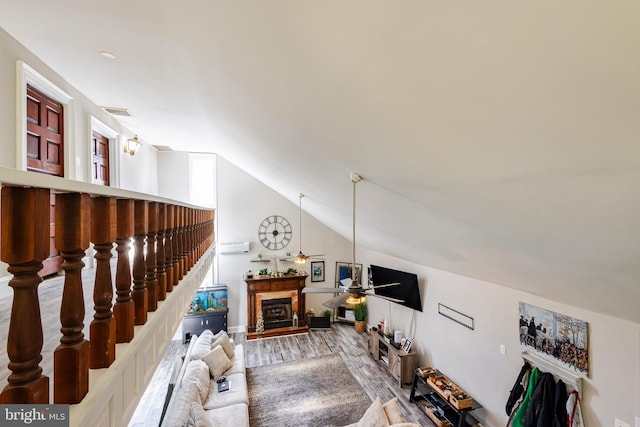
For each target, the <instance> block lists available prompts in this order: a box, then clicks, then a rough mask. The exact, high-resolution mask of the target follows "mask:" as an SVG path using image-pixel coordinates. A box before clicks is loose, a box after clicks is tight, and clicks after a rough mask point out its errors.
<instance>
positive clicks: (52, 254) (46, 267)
mask: <svg viewBox="0 0 640 427" xmlns="http://www.w3.org/2000/svg"><path fill="white" fill-rule="evenodd" d="M55 218H56V195H55V194H54V193H53V191H52V192H51V205H50V208H49V230H50V232H49V238H50V240H49V242H50V243H49V258H47V259H45V260H44V261H42V270H40V272H39V273H38V274H39V275H40V276H41V277H44V276H48V275H50V274H54V273H57V272H58V271H60V267H61V266H62V261H63V260H62V257H61V256H60V252H59V251H58V250H57V249H56V222H55Z"/></svg>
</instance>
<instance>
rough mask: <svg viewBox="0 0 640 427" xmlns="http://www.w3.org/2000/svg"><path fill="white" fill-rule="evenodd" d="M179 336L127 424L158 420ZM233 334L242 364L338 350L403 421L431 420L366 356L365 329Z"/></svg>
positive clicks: (136, 426)
mask: <svg viewBox="0 0 640 427" xmlns="http://www.w3.org/2000/svg"><path fill="white" fill-rule="evenodd" d="M180 336H181V334H180V333H179V332H178V333H176V335H175V337H174V341H172V343H171V345H170V346H169V349H168V350H167V354H165V356H164V357H163V361H162V363H161V365H160V367H159V368H158V370H157V371H156V373H155V374H154V377H153V378H152V380H151V383H150V384H149V387H148V388H147V392H146V393H145V395H144V396H143V397H142V400H141V401H140V403H139V405H138V408H137V409H136V412H135V414H134V415H133V418H132V419H131V422H130V423H129V427H141V426H157V425H158V421H159V419H160V413H161V411H162V404H163V403H164V396H165V394H166V390H167V386H168V383H169V378H170V376H171V372H172V369H173V362H174V361H175V358H176V357H179V355H181V354H183V353H184V351H185V350H186V346H185V345H183V344H182V342H181V341H180V339H179V337H180ZM232 338H233V340H234V342H235V343H236V344H239V343H243V344H244V349H245V362H246V366H247V368H252V367H255V366H265V365H271V364H276V363H282V362H288V361H292V360H297V359H304V358H311V357H317V356H323V355H326V354H331V353H339V354H340V355H341V356H342V358H343V360H344V361H345V364H346V365H347V367H348V368H349V370H350V371H351V373H352V375H353V376H354V377H355V378H356V379H357V380H358V382H359V383H360V385H361V386H362V387H363V389H364V390H365V391H366V393H367V394H368V395H369V397H370V398H371V399H372V400H374V399H375V398H376V396H380V398H381V399H382V401H383V402H385V401H387V400H389V399H392V398H393V397H396V396H397V397H398V402H399V404H400V408H401V411H402V414H403V416H404V418H405V420H406V421H407V422H414V423H417V424H420V425H422V426H432V425H433V424H432V423H431V421H429V419H428V418H427V417H426V415H424V414H423V413H422V411H421V410H420V409H418V407H417V406H416V405H414V404H412V403H410V402H409V393H410V389H411V387H409V386H404V387H403V388H400V387H399V386H398V383H397V380H395V379H394V378H393V377H392V376H391V374H389V373H388V372H387V371H386V370H384V369H383V368H382V367H381V366H380V365H379V364H378V363H377V362H376V361H374V360H373V358H372V357H371V356H369V352H368V349H367V336H366V334H358V333H356V331H355V329H354V328H353V325H347V324H338V323H335V324H333V325H332V327H331V329H323V330H312V331H310V332H309V333H308V334H299V335H289V336H284V337H275V338H267V339H258V340H250V341H245V339H244V333H240V334H232ZM339 394H340V390H336V396H339Z"/></svg>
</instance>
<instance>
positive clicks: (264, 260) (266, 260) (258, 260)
mask: <svg viewBox="0 0 640 427" xmlns="http://www.w3.org/2000/svg"><path fill="white" fill-rule="evenodd" d="M251 262H271V260H270V259H252V260H251Z"/></svg>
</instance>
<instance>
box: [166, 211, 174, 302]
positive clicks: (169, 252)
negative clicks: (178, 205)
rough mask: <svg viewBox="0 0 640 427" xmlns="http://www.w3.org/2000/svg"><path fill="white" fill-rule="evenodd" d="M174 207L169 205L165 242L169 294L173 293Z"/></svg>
mask: <svg viewBox="0 0 640 427" xmlns="http://www.w3.org/2000/svg"><path fill="white" fill-rule="evenodd" d="M173 211H174V209H173V205H167V208H166V212H167V228H166V230H165V242H164V269H165V271H166V273H167V292H172V291H173Z"/></svg>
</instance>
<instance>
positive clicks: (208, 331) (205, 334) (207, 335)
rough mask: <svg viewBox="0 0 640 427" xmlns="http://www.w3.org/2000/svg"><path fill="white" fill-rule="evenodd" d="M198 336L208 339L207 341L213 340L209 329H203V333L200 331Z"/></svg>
mask: <svg viewBox="0 0 640 427" xmlns="http://www.w3.org/2000/svg"><path fill="white" fill-rule="evenodd" d="M200 336H201V337H208V338H209V341H213V339H214V334H213V331H211V329H205V330H204V331H202V332H201V333H200Z"/></svg>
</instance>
